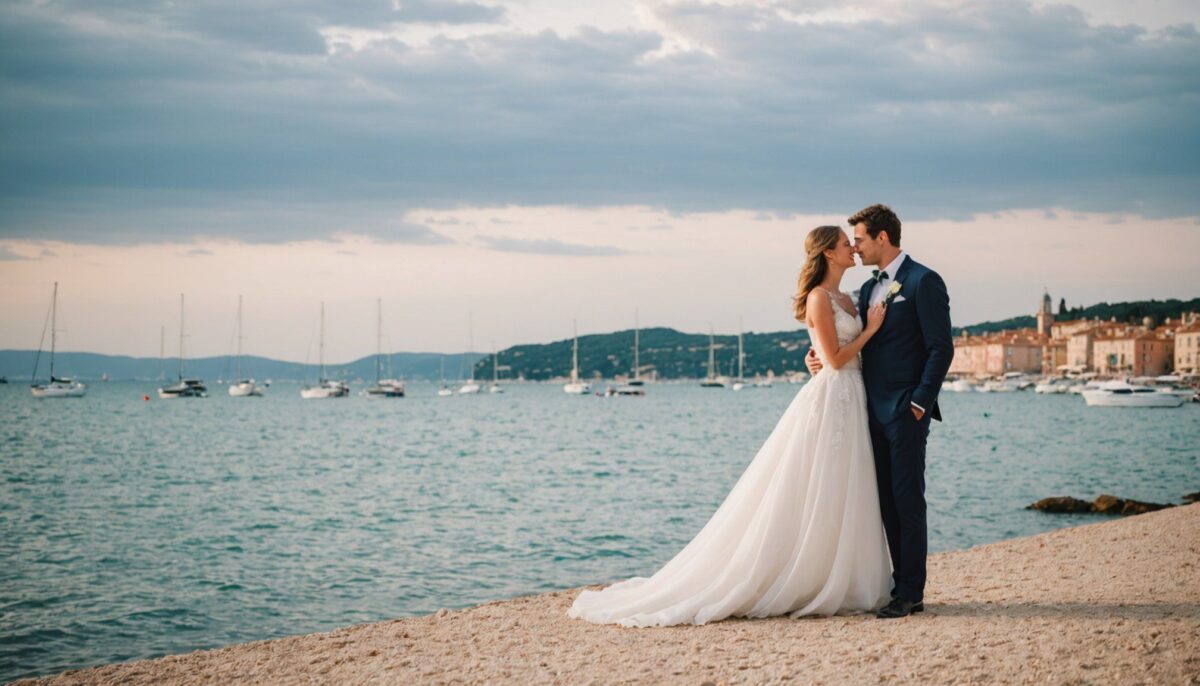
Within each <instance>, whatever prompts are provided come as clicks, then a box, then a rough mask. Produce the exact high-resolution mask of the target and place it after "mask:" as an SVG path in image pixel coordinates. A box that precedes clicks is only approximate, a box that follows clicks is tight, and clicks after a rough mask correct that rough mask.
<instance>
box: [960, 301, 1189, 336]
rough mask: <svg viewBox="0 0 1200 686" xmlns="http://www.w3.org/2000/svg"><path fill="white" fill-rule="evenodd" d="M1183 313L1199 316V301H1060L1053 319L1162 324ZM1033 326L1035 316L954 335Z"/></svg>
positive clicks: (963, 328) (968, 327) (1004, 321)
mask: <svg viewBox="0 0 1200 686" xmlns="http://www.w3.org/2000/svg"><path fill="white" fill-rule="evenodd" d="M1184 312H1200V298H1192V299H1191V300H1174V299H1172V300H1139V301H1136V302H1127V303H1111V304H1110V303H1100V304H1098V305H1092V306H1090V307H1066V303H1065V302H1062V301H1060V302H1059V307H1058V309H1057V310H1056V311H1055V314H1054V317H1055V319H1056V320H1057V321H1069V320H1073V319H1097V318H1098V319H1100V320H1102V321H1109V320H1111V319H1113V318H1114V317H1115V318H1116V320H1117V321H1118V322H1125V323H1130V324H1141V323H1142V320H1143V319H1144V318H1146V317H1153V318H1154V320H1155V322H1157V323H1160V324H1161V323H1162V322H1164V321H1166V320H1167V319H1179V318H1180V316H1182V315H1183V313H1184ZM1034 326H1037V319H1036V318H1035V317H1034V316H1033V315H1026V316H1021V317H1013V318H1011V319H1004V320H1001V321H996V322H983V323H981V324H972V325H971V326H966V327H961V328H957V327H956V328H955V330H954V333H955V335H958V334H961V333H962V332H963V331H964V330H965V331H969V332H971V335H972V336H974V335H978V334H982V333H995V332H997V331H1011V330H1012V329H1020V328H1026V327H1034Z"/></svg>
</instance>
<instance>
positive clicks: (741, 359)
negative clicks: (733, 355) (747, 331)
mask: <svg viewBox="0 0 1200 686" xmlns="http://www.w3.org/2000/svg"><path fill="white" fill-rule="evenodd" d="M745 379H746V352H745V348H743V347H742V320H741V318H740V317H739V318H738V381H744V380H745Z"/></svg>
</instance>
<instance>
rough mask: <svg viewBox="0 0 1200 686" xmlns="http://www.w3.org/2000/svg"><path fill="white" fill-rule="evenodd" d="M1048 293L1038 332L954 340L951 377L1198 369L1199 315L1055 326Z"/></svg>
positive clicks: (1150, 373)
mask: <svg viewBox="0 0 1200 686" xmlns="http://www.w3.org/2000/svg"><path fill="white" fill-rule="evenodd" d="M1051 304H1052V301H1051V299H1050V294H1049V293H1045V294H1044V295H1043V296H1042V302H1041V305H1040V306H1039V308H1038V311H1037V313H1036V316H1035V319H1036V322H1037V325H1036V328H1021V329H1016V330H1011V331H1001V332H998V333H989V334H983V335H977V336H971V335H970V334H968V333H967V332H963V334H962V335H961V336H959V337H957V338H956V339H955V341H954V360H953V362H952V363H951V365H950V374H951V375H953V376H957V377H965V378H984V377H999V376H1002V375H1004V374H1007V373H1010V372H1021V373H1026V374H1042V375H1046V376H1053V375H1058V374H1067V373H1074V374H1082V373H1086V372H1094V373H1096V374H1099V375H1101V376H1161V375H1165V374H1171V373H1173V372H1177V373H1182V374H1195V373H1197V372H1198V370H1200V316H1197V315H1196V314H1195V313H1188V314H1185V315H1184V317H1183V318H1182V319H1177V320H1170V319H1168V320H1167V321H1165V322H1163V324H1162V325H1156V324H1155V322H1154V321H1153V320H1152V319H1151V318H1149V317H1147V318H1146V319H1145V320H1143V321H1142V323H1141V324H1140V325H1139V324H1124V323H1120V322H1117V321H1116V320H1115V318H1114V319H1113V320H1110V321H1100V320H1098V319H1075V320H1070V321H1061V322H1060V321H1055V316H1054V312H1053V310H1052V307H1051Z"/></svg>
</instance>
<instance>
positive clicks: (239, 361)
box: [237, 295, 242, 382]
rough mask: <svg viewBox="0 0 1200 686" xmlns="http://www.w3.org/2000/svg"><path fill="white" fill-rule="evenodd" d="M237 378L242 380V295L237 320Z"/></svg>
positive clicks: (239, 298)
mask: <svg viewBox="0 0 1200 686" xmlns="http://www.w3.org/2000/svg"><path fill="white" fill-rule="evenodd" d="M237 329H238V331H237V380H238V381H239V382H240V381H241V380H242V296H240V295H239V296H238V321H237Z"/></svg>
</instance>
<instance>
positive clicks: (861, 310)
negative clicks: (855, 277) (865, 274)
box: [858, 279, 875, 326]
mask: <svg viewBox="0 0 1200 686" xmlns="http://www.w3.org/2000/svg"><path fill="white" fill-rule="evenodd" d="M873 288H875V279H867V282H866V283H865V284H863V287H862V288H860V289H858V318H859V319H861V320H862V323H863V326H866V325H867V304H868V303H870V302H871V290H872V289H873Z"/></svg>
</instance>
